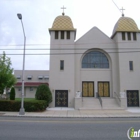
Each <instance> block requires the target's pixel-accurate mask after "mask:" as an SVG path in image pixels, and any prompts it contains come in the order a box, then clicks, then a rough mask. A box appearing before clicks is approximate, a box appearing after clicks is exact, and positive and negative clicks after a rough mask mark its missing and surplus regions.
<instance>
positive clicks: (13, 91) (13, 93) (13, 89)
mask: <svg viewBox="0 0 140 140" xmlns="http://www.w3.org/2000/svg"><path fill="white" fill-rule="evenodd" d="M10 100H15V88H14V87H12V88H11V91H10Z"/></svg>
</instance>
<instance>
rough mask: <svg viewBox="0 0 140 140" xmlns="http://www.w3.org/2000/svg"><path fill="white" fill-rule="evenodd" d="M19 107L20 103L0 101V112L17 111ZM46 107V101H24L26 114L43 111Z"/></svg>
mask: <svg viewBox="0 0 140 140" xmlns="http://www.w3.org/2000/svg"><path fill="white" fill-rule="evenodd" d="M20 107H21V101H19V100H18V101H16V100H15V101H13V100H12V101H11V100H1V101H0V111H19V110H20ZM46 107H47V101H44V100H34V101H24V108H25V111H27V112H32V111H33V112H35V111H44V110H46Z"/></svg>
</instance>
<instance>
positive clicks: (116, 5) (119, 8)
mask: <svg viewBox="0 0 140 140" xmlns="http://www.w3.org/2000/svg"><path fill="white" fill-rule="evenodd" d="M112 2H113V3H114V4H115V6H116V7H117V9H118V10H119V11H120V12H121V10H120V8H119V7H118V6H117V4H116V3H115V2H114V0H112Z"/></svg>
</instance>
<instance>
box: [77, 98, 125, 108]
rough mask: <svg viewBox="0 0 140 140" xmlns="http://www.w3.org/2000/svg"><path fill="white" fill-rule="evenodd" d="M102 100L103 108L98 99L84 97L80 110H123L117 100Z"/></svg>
mask: <svg viewBox="0 0 140 140" xmlns="http://www.w3.org/2000/svg"><path fill="white" fill-rule="evenodd" d="M101 100H102V107H101V104H100V102H99V99H98V98H90V97H83V100H82V107H81V108H79V109H80V110H86V109H113V110H115V109H123V108H121V107H120V106H119V105H118V104H117V102H116V100H115V98H106V97H101Z"/></svg>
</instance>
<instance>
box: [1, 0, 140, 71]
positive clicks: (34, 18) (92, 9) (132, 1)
mask: <svg viewBox="0 0 140 140" xmlns="http://www.w3.org/2000/svg"><path fill="white" fill-rule="evenodd" d="M113 1H114V2H115V4H116V5H117V6H118V8H117V7H116V5H115V4H114V2H113ZM113 1H112V0H0V9H1V12H0V54H2V52H3V51H5V52H6V53H7V55H8V57H10V58H11V61H12V67H13V68H14V69H15V70H21V69H22V55H14V54H22V50H18V49H23V41H24V40H23V39H24V38H23V32H22V26H21V22H20V20H19V19H18V18H17V13H21V14H22V16H23V24H24V29H25V34H26V38H27V40H26V49H33V50H26V53H30V54H42V53H46V54H48V53H49V48H50V35H49V32H48V28H51V26H52V24H53V21H54V19H55V18H56V17H57V16H59V15H61V14H62V9H61V7H62V6H63V5H64V6H65V7H66V8H67V9H66V10H65V14H66V15H68V16H70V17H71V19H72V21H73V24H74V27H75V28H76V29H77V36H76V39H78V38H80V37H81V36H83V35H84V34H85V33H86V32H87V31H89V30H90V29H91V28H92V27H94V26H96V27H98V28H99V29H100V30H102V31H103V32H104V33H105V34H106V35H107V36H109V37H110V36H111V34H112V31H113V28H114V25H115V23H116V22H117V20H118V19H119V18H120V17H121V12H120V11H119V9H121V8H122V7H124V9H125V10H124V14H125V16H127V17H131V18H132V19H134V20H135V22H136V23H137V25H138V27H139V28H140V17H139V13H140V8H139V5H140V0H113ZM9 49H13V50H9ZM35 49H36V50H35ZM42 49H47V50H42ZM10 54H11V55H10ZM25 69H26V70H48V69H49V55H26V60H25Z"/></svg>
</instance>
